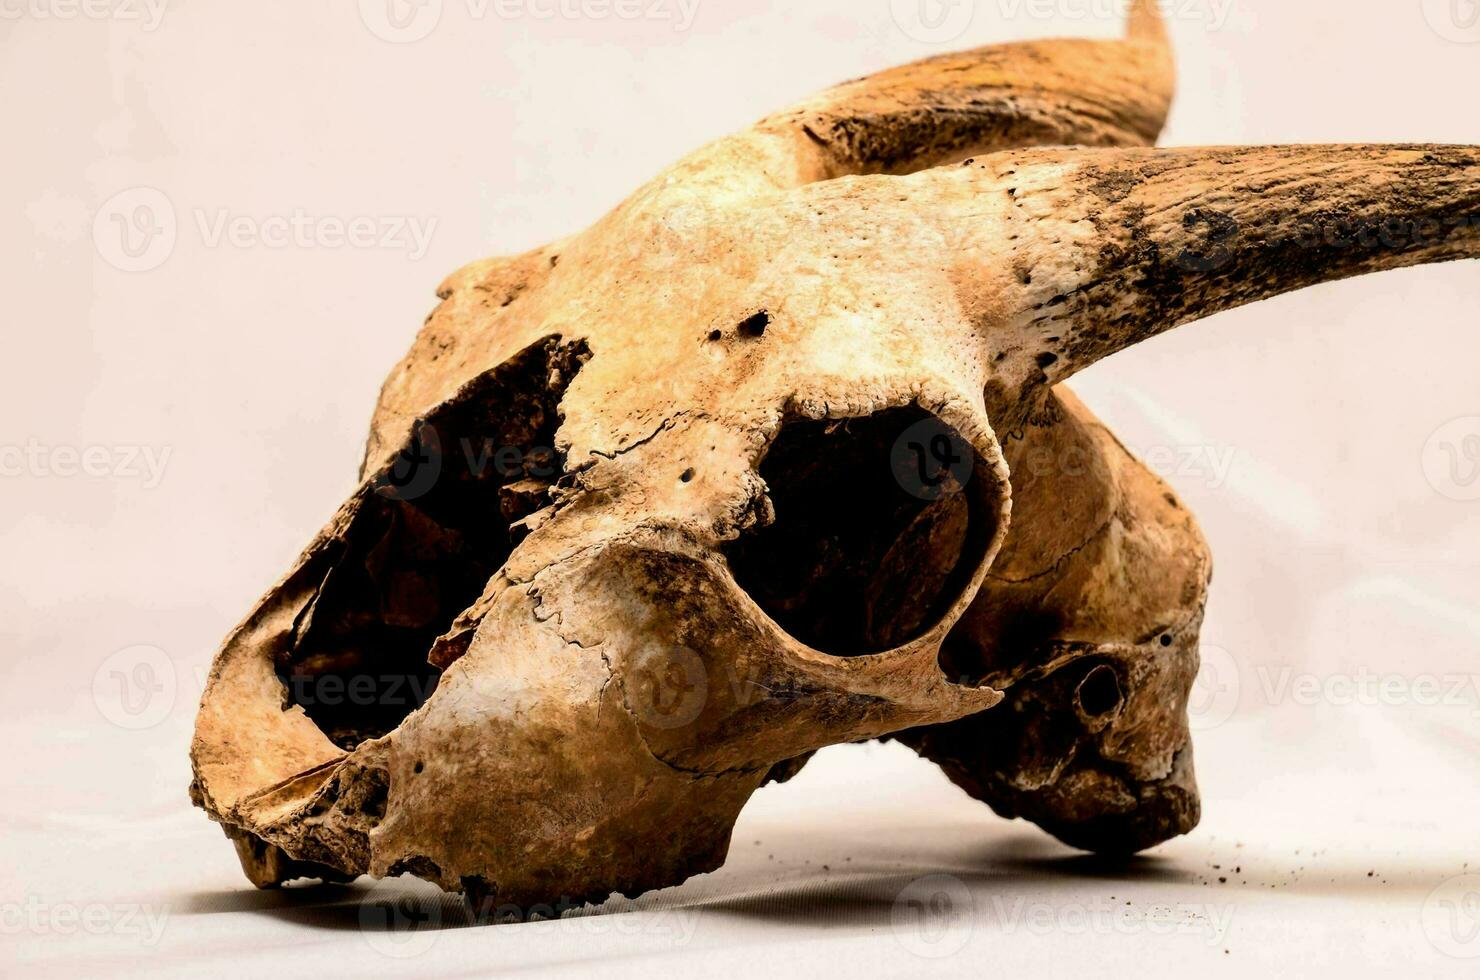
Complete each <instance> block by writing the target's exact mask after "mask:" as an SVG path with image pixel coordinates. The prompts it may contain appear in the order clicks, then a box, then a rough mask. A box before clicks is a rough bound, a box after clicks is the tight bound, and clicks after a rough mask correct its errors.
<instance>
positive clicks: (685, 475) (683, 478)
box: [678, 466, 694, 483]
mask: <svg viewBox="0 0 1480 980" xmlns="http://www.w3.org/2000/svg"><path fill="white" fill-rule="evenodd" d="M678 479H679V481H680V482H683V483H690V482H692V481H693V479H694V468H693V467H692V466H691V467H689V468H688V469H686V470H684V471H683V472H682V473H680V474H679V475H678Z"/></svg>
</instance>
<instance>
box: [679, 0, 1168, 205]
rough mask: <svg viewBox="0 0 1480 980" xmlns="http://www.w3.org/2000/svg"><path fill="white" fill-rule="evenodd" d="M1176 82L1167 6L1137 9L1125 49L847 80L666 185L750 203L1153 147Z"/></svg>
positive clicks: (979, 54)
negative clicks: (789, 193) (846, 182)
mask: <svg viewBox="0 0 1480 980" xmlns="http://www.w3.org/2000/svg"><path fill="white" fill-rule="evenodd" d="M1174 84H1175V70H1174V66H1173V63H1172V51H1171V44H1170V40H1169V38H1168V36H1167V32H1166V27H1165V24H1164V23H1163V21H1162V18H1161V13H1160V8H1159V6H1158V3H1157V0H1135V5H1134V6H1133V8H1132V10H1131V14H1130V21H1129V29H1128V33H1127V36H1126V37H1125V38H1124V39H1122V40H1118V41H1090V40H1049V41H1031V42H1025V43H1019V44H1004V45H993V46H991V47H984V48H977V49H975V50H972V51H963V52H957V53H952V54H946V55H940V56H938V57H934V58H927V59H925V60H924V61H917V62H915V63H913V64H909V65H904V66H901V67H899V68H894V69H891V70H889V71H885V72H881V73H879V74H877V75H871V76H869V77H867V78H862V79H859V80H857V81H853V82H847V83H845V84H843V85H839V86H837V87H835V88H831V89H828V90H826V91H824V92H822V93H820V94H818V95H817V96H815V97H813V98H811V99H808V100H807V101H805V102H803V103H801V104H799V105H797V106H794V107H793V108H791V109H789V110H786V111H784V112H780V113H777V114H776V115H773V116H769V117H767V118H766V119H763V120H761V121H760V122H759V123H757V124H756V125H755V126H753V127H752V128H750V129H748V130H745V131H743V132H741V133H737V134H735V135H734V136H730V137H726V138H725V139H721V140H719V141H718V142H716V143H711V144H710V145H709V146H707V147H704V148H703V149H701V150H699V151H698V152H696V153H695V154H693V155H692V156H690V157H688V158H687V159H685V160H684V161H682V162H681V163H679V164H678V165H677V166H676V167H675V168H674V169H673V170H672V171H670V172H669V173H668V174H665V175H664V176H663V177H661V178H659V184H660V185H664V184H668V183H669V182H671V181H673V180H675V179H676V180H678V181H680V182H681V183H682V184H684V185H685V187H686V188H687V189H689V190H694V189H697V188H699V187H709V188H712V189H713V190H714V191H715V192H717V193H719V194H721V195H724V196H730V195H735V196H737V197H743V196H745V195H752V194H755V193H757V192H763V191H766V190H780V189H786V188H792V187H798V186H801V185H804V184H808V183H813V182H815V181H819V180H827V179H829V178H833V177H840V176H845V175H849V174H873V173H889V174H906V173H913V172H915V171H918V170H924V169H926V168H928V167H932V166H936V165H939V164H942V163H948V162H951V161H955V160H961V159H964V158H966V157H969V156H972V155H977V154H983V153H990V152H993V151H997V150H1005V149H1011V148H1013V147H1026V146H1059V145H1072V144H1082V145H1086V146H1149V145H1151V144H1153V143H1155V142H1156V138H1157V136H1158V135H1159V134H1160V132H1161V129H1162V126H1163V124H1164V123H1165V121H1166V116H1167V111H1168V109H1169V108H1170V106H1171V101H1172V89H1173V87H1174Z"/></svg>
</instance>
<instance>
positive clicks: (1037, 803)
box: [191, 2, 1480, 906]
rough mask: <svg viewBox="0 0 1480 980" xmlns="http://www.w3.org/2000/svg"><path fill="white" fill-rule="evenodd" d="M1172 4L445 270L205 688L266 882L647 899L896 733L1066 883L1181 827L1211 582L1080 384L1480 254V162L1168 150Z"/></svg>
mask: <svg viewBox="0 0 1480 980" xmlns="http://www.w3.org/2000/svg"><path fill="white" fill-rule="evenodd" d="M1156 6H1157V5H1156V4H1155V3H1152V2H1141V3H1138V4H1136V6H1135V9H1134V11H1133V13H1132V17H1131V23H1130V26H1129V29H1128V33H1127V36H1126V37H1125V39H1123V40H1119V41H1111V42H1093V41H1047V42H1038V43H1031V44H1018V45H1008V46H1001V47H993V48H986V49H981V50H977V51H970V52H963V53H960V54H952V55H946V56H942V57H939V58H934V59H930V60H927V61H923V62H920V63H917V64H914V65H910V66H906V67H903V68H897V69H894V70H892V71H887V72H884V73H882V74H880V75H877V76H873V77H870V78H866V79H862V80H859V81H855V82H850V83H848V84H845V85H842V86H839V87H838V88H835V89H832V90H830V91H828V92H825V93H823V94H821V95H819V96H816V97H814V98H813V99H810V100H808V101H806V102H804V103H802V104H800V105H798V106H796V107H794V108H792V109H790V110H788V111H785V112H782V113H779V114H777V115H775V116H772V117H769V118H767V119H765V120H762V121H761V122H759V123H757V124H756V125H755V126H754V127H752V128H751V129H749V130H747V131H745V132H742V133H739V134H737V135H735V136H732V137H728V138H726V139H722V140H719V141H717V142H715V143H713V144H711V145H709V146H707V147H704V148H702V149H700V150H698V151H697V152H696V153H694V154H693V155H691V156H690V157H688V158H687V159H685V160H682V161H680V162H679V163H677V164H676V165H674V166H673V167H672V168H670V169H669V170H667V171H665V172H664V173H662V174H660V175H659V176H657V177H656V178H654V179H653V180H652V181H651V182H650V183H648V184H647V185H646V186H644V187H642V188H640V189H639V190H638V191H636V192H635V193H634V194H633V195H632V196H631V197H630V198H629V199H627V200H626V201H625V202H624V203H623V204H621V205H620V206H619V207H617V208H616V209H615V210H614V211H612V212H611V213H610V214H608V215H607V216H605V217H604V218H602V219H601V220H600V221H598V222H597V223H596V224H595V225H594V226H592V227H591V228H589V229H587V230H586V231H584V232H582V233H580V234H577V235H575V236H573V237H570V238H568V239H565V240H562V241H559V242H556V243H553V244H551V245H548V246H546V247H544V248H540V249H537V250H535V251H533V252H530V253H527V254H524V255H520V256H514V257H506V258H494V259H487V260H483V261H478V262H474V263H473V264H471V265H469V266H467V267H465V268H463V269H461V270H459V271H458V272H456V273H454V274H453V275H452V276H450V277H449V278H448V279H447V280H446V281H445V282H444V283H443V284H442V286H441V287H440V289H439V290H438V297H439V299H440V304H439V305H438V306H437V307H436V309H435V310H434V311H433V313H432V314H431V316H430V317H429V318H428V320H427V322H426V324H425V325H424V327H423V328H422V329H421V331H420V333H419V334H418V335H417V337H416V339H415V341H414V342H413V344H412V347H411V350H410V352H409V353H408V354H407V355H406V357H405V358H404V359H403V360H402V361H401V362H400V363H399V364H398V365H397V366H396V367H395V368H394V369H393V371H392V372H391V374H390V376H389V378H388V379H387V380H386V382H385V386H384V389H383V391H382V393H381V396H380V400H379V404H378V406H377V408H376V411H375V416H374V419H373V421H372V425H371V433H370V437H369V442H368V445H367V448H366V453H365V461H364V466H363V469H362V473H361V477H362V479H361V482H360V485H359V486H358V488H357V489H356V490H355V492H354V493H353V495H352V496H351V497H350V499H349V500H347V501H346V502H345V503H344V504H343V505H342V507H341V508H340V509H339V511H338V513H337V514H336V515H335V516H334V518H333V519H332V520H331V521H330V523H329V524H328V525H327V526H326V527H325V528H324V529H323V530H321V531H320V532H319V533H318V535H317V536H316V537H315V538H314V539H313V541H312V542H311V543H310V544H309V546H308V547H307V548H306V549H305V551H304V552H303V554H302V555H301V557H300V558H299V559H298V561H297V563H296V564H295V565H294V567H293V568H292V569H290V570H289V571H288V573H287V574H286V575H285V576H284V578H283V579H282V580H281V582H279V583H278V584H277V585H276V586H275V587H273V588H272V589H271V590H270V591H269V592H268V593H267V595H266V596H265V597H264V598H262V599H261V600H260V601H259V603H258V604H257V606H256V607H255V608H254V609H253V610H252V611H251V612H250V613H249V614H248V616H247V617H246V619H245V620H244V621H243V622H242V623H241V625H240V626H238V627H237V629H236V630H235V631H234V632H233V633H232V634H231V635H230V636H229V637H228V638H227V639H226V641H225V643H224V645H223V647H222V649H221V651H220V652H219V654H218V655H217V658H216V661H215V664H214V666H213V668H212V671H211V675H210V679H209V683H208V685H207V689H206V691H205V694H204V697H203V699H202V702H201V706H200V713H199V717H198V720H197V726H196V732H195V738H194V742H193V745H192V753H191V755H192V762H193V766H194V775H195V779H194V782H193V784H192V787H191V792H192V796H193V798H194V799H195V800H196V802H197V803H198V804H199V805H200V806H201V807H203V808H204V809H205V810H206V811H207V813H208V814H209V815H210V816H211V817H212V818H213V819H215V820H217V821H218V822H220V823H221V824H222V825H223V827H224V829H225V830H226V833H227V835H228V836H229V837H230V838H231V839H232V841H233V843H234V844H235V846H236V849H237V854H238V857H239V858H240V860H241V862H242V866H243V868H244V870H245V871H246V873H247V876H248V877H249V879H250V880H251V881H253V882H254V883H255V884H257V885H259V886H263V887H270V886H273V885H277V884H280V883H282V882H284V881H288V880H291V879H294V878H299V877H320V878H329V879H338V878H350V877H354V876H356V875H361V874H370V875H374V876H379V877H384V876H389V875H397V874H406V873H409V874H414V875H417V876H420V877H422V878H426V879H428V880H431V881H434V882H436V883H437V884H439V885H440V886H442V887H443V888H446V889H448V890H450V891H462V892H465V893H466V894H468V896H469V897H470V898H471V899H472V900H473V901H474V902H476V903H489V902H491V903H495V904H497V905H505V904H513V905H524V906H527V905H529V904H533V903H554V902H566V903H569V902H572V901H586V900H596V901H599V900H601V899H604V898H605V897H607V896H608V895H610V894H611V893H613V892H620V893H624V894H628V895H632V894H636V893H638V892H642V891H645V890H648V889H653V888H660V887H664V886H668V885H673V884H677V883H679V882H682V881H683V880H685V879H686V878H688V877H690V876H692V875H695V874H699V873H703V872H706V871H710V870H713V869H715V868H717V867H718V866H719V865H720V864H721V863H722V862H723V861H724V858H725V853H726V850H727V848H728V846H729V839H730V832H731V828H732V826H733V824H734V821H735V819H736V817H737V815H738V814H739V812H740V810H741V808H742V807H743V806H744V805H745V802H746V800H747V799H748V798H749V797H750V795H751V794H752V793H753V792H754V791H755V790H756V789H757V788H759V787H760V786H761V785H763V784H764V783H765V782H766V781H768V780H774V779H785V778H788V777H789V776H790V775H791V774H793V773H795V772H796V771H797V769H798V768H799V767H800V766H801V765H803V764H805V761H806V759H807V758H808V757H809V756H810V754H811V753H813V752H815V751H816V750H818V749H820V748H822V747H825V746H828V745H833V744H838V743H843V742H853V741H860V740H867V739H875V738H885V737H893V738H898V739H900V740H901V741H903V742H904V743H906V744H908V745H910V746H911V747H913V748H914V749H916V750H917V751H919V752H920V753H921V754H923V755H924V756H926V757H927V758H929V759H931V760H933V761H934V762H936V763H937V764H939V765H940V766H941V767H942V769H943V770H944V771H945V772H946V773H947V774H948V775H949V776H950V777H951V779H953V780H954V781H956V782H957V783H958V784H959V785H961V786H962V787H963V788H964V789H965V790H966V791H967V792H969V793H970V794H972V795H973V796H975V797H976V798H978V799H981V800H982V801H984V802H985V803H987V804H989V805H990V806H992V807H993V808H995V809H996V810H997V811H999V812H1000V813H1002V814H1003V815H1005V816H1011V817H1017V816H1020V817H1024V818H1026V819H1028V820H1031V821H1033V822H1035V823H1037V824H1039V825H1040V826H1042V827H1043V828H1044V829H1046V830H1047V831H1049V832H1050V833H1052V834H1054V835H1056V836H1058V837H1059V838H1061V839H1062V840H1064V841H1066V842H1068V843H1070V844H1072V845H1074V846H1077V847H1081V848H1085V849H1089V850H1095V851H1105V852H1131V851H1137V850H1141V849H1144V848H1146V847H1150V846H1153V845H1155V844H1157V843H1159V842H1161V841H1164V840H1166V839H1168V838H1169V837H1172V836H1175V835H1177V834H1182V833H1186V832H1187V831H1189V830H1190V829H1192V827H1193V826H1194V825H1195V824H1196V822H1197V820H1198V816H1199V802H1198V797H1197V789H1196V783H1195V779H1194V775H1193V764H1192V747H1191V744H1190V739H1189V733H1188V724H1187V718H1186V707H1187V698H1188V693H1189V690H1190V688H1191V685H1192V681H1193V678H1194V676H1195V674H1196V672H1197V664H1198V654H1197V649H1198V647H1197V641H1198V630H1199V626H1200V623H1201V618H1202V612H1203V606H1204V602H1205V598H1206V595H1207V589H1208V585H1209V580H1210V577H1211V559H1210V557H1209V551H1208V548H1207V546H1206V544H1205V542H1204V541H1203V538H1202V536H1201V534H1200V532H1199V531H1198V528H1197V525H1196V522H1195V521H1194V519H1193V518H1192V516H1191V515H1190V514H1189V513H1188V512H1187V510H1186V509H1185V508H1184V507H1183V505H1182V504H1181V503H1180V501H1179V500H1178V499H1177V497H1176V495H1175V494H1174V493H1173V492H1172V491H1171V490H1170V489H1169V488H1168V487H1167V486H1166V485H1164V484H1163V483H1162V482H1161V481H1160V480H1158V479H1157V478H1156V477H1155V476H1154V475H1153V474H1152V473H1150V471H1149V470H1147V469H1146V468H1145V467H1144V466H1143V465H1142V464H1141V463H1140V462H1138V461H1137V460H1136V459H1134V458H1133V457H1132V456H1131V455H1130V454H1129V453H1127V452H1126V450H1125V449H1124V448H1123V447H1122V446H1121V445H1120V443H1119V442H1117V441H1116V439H1115V438H1114V436H1113V435H1112V434H1110V433H1109V432H1108V431H1107V430H1106V429H1105V428H1104V427H1103V426H1102V425H1101V424H1100V423H1099V422H1098V421H1097V420H1096V419H1095V418H1094V416H1093V415H1092V414H1091V413H1090V412H1089V410H1088V409H1087V408H1085V407H1084V406H1083V405H1082V404H1081V403H1080V402H1079V401H1078V400H1077V399H1076V398H1075V397H1074V396H1073V395H1072V393H1070V392H1069V391H1068V390H1067V389H1066V388H1065V387H1063V382H1065V381H1066V380H1067V379H1068V378H1070V377H1071V376H1072V375H1073V374H1074V373H1075V372H1077V371H1079V370H1082V369H1084V368H1085V367H1087V366H1089V365H1090V364H1092V363H1094V362H1095V361H1097V360H1099V359H1101V358H1104V357H1106V356H1109V355H1110V354H1113V353H1115V352H1117V351H1119V350H1121V349H1123V348H1126V347H1129V346H1132V345H1134V344H1136V343H1139V342H1140V341H1143V340H1145V339H1147V338H1150V337H1152V336H1154V335H1156V334H1158V333H1160V332H1163V331H1165V330H1169V329H1172V328H1174V327H1176V326H1179V325H1181V324H1185V323H1188V322H1191V321H1193V320H1196V319H1199V318H1202V317H1205V316H1208V315H1211V314H1213V313H1216V312H1219V311H1222V310H1226V309H1230V308H1233V307H1236V306H1239V305H1243V304H1247V303H1251V302H1256V301H1259V300H1261V299H1264V298H1267V297H1270V296H1274V295H1278V294H1280V293H1282V292H1286V291H1289V290H1294V289H1300V288H1303V287H1306V286H1311V285H1315V284H1317V283H1322V282H1327V281H1331V280H1336V279H1341V278H1345V277H1349V276H1354V275H1359V274H1363V273H1369V272H1377V271H1382V270H1387V269H1395V268H1399V267H1402V266H1409V265H1415V264H1419V263H1429V262H1439V261H1446V260H1453V259H1463V258H1474V257H1477V256H1480V149H1477V148H1475V147H1446V146H1390V147H1389V146H1320V147H1267V148H1260V147H1254V148H1210V149H1165V150H1159V149H1152V148H1150V145H1151V144H1153V143H1154V142H1155V140H1156V138H1157V136H1158V134H1159V132H1160V130H1161V127H1162V123H1163V121H1164V119H1165V116H1166V113H1167V111H1168V107H1169V105H1170V101H1171V91H1172V58H1171V53H1170V50H1169V46H1168V40H1167V35H1166V32H1165V30H1164V27H1163V25H1162V24H1161V22H1160V19H1159V18H1158V16H1157V14H1156Z"/></svg>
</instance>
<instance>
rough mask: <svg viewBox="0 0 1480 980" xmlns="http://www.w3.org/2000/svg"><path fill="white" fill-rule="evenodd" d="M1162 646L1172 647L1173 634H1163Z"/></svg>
mask: <svg viewBox="0 0 1480 980" xmlns="http://www.w3.org/2000/svg"><path fill="white" fill-rule="evenodd" d="M1161 645H1162V646H1164V647H1169V646H1171V645H1172V634H1170V633H1163V634H1161Z"/></svg>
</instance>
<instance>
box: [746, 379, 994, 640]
mask: <svg viewBox="0 0 1480 980" xmlns="http://www.w3.org/2000/svg"><path fill="white" fill-rule="evenodd" d="M760 475H761V477H762V478H763V479H764V480H765V482H766V486H767V488H768V491H769V495H770V498H771V503H772V506H773V509H774V511H775V515H776V517H775V520H774V521H773V522H772V523H771V524H769V525H767V526H765V527H762V528H758V529H754V530H752V531H751V532H749V533H747V534H745V535H743V536H741V537H740V538H739V539H738V540H736V541H734V542H731V543H730V544H729V546H728V547H727V548H726V549H725V554H726V557H727V559H728V560H729V563H730V568H731V571H732V572H733V574H734V576H735V580H736V582H737V583H738V584H739V585H740V587H741V588H743V589H745V591H746V592H747V593H748V594H749V595H750V596H751V598H752V599H754V600H755V602H756V604H757V605H759V606H760V607H761V608H762V609H763V610H765V611H766V613H767V614H768V615H769V616H771V618H772V619H774V620H775V621H776V622H777V623H778V624H780V625H781V627H782V628H783V629H785V630H786V631H787V632H789V633H790V634H791V635H792V636H794V637H795V638H796V639H798V640H800V641H801V642H803V643H806V644H807V645H809V646H811V647H813V648H814V649H817V650H821V651H823V652H824V653H829V654H833V655H836V656H861V655H866V654H871V653H880V652H883V651H885V650H892V649H895V648H897V647H899V646H902V645H904V644H906V643H908V642H910V641H911V640H914V639H917V638H918V637H919V636H921V635H923V634H924V633H926V632H928V631H929V629H930V628H931V627H933V626H934V625H935V624H936V623H937V622H939V621H940V619H941V618H942V617H943V616H944V615H945V614H946V613H947V611H949V609H950V607H951V606H952V605H953V604H954V603H955V602H956V600H957V599H958V598H960V596H961V594H962V592H963V591H964V590H965V589H966V588H967V586H968V585H969V584H970V581H971V578H972V576H973V574H974V573H975V572H976V570H977V569H978V568H979V567H980V565H981V563H982V562H983V561H984V560H985V559H986V556H987V553H988V551H989V550H990V548H991V546H992V542H993V541H994V540H995V538H996V534H997V528H998V526H999V522H1000V501H999V493H1000V485H999V481H998V477H997V475H996V473H995V472H994V471H993V470H992V468H991V467H989V466H987V465H986V464H985V462H984V461H983V460H982V459H981V457H980V455H979V454H978V453H977V452H976V450H975V449H974V448H973V447H972V446H971V444H970V443H969V442H968V441H967V440H966V439H965V438H963V437H962V436H961V435H960V433H959V432H957V431H956V430H955V429H954V428H953V427H951V426H950V425H948V424H947V423H945V422H944V421H942V420H941V419H940V418H938V417H937V416H935V415H934V414H932V413H930V412H928V411H926V410H924V409H922V408H919V407H918V406H913V405H912V406H907V407H903V408H892V409H886V410H884V411H882V412H877V413H875V414H873V415H868V416H863V417H860V418H853V419H820V420H819V419H806V418H794V419H791V420H788V421H787V422H785V423H784V424H783V426H782V428H781V431H780V432H779V433H778V434H777V436H776V439H775V440H774V442H773V443H772V445H771V448H770V449H769V451H768V452H767V453H766V456H765V459H763V460H762V461H761V465H760Z"/></svg>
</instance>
